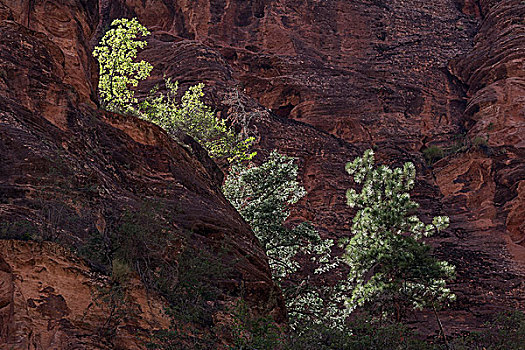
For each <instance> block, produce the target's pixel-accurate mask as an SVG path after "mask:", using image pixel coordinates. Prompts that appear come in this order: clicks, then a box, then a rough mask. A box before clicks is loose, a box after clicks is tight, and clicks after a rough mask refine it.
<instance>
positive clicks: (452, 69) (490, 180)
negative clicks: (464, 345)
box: [0, 0, 525, 337]
mask: <svg viewBox="0 0 525 350" xmlns="http://www.w3.org/2000/svg"><path fill="white" fill-rule="evenodd" d="M0 4H3V5H0V19H4V20H7V21H4V22H2V33H1V34H2V35H1V36H0V40H1V43H0V45H2V46H1V49H0V59H1V60H2V61H1V62H2V66H1V67H2V69H3V70H2V71H1V72H0V73H1V77H2V80H1V81H0V91H1V94H0V96H1V98H2V102H1V103H0V105H1V106H2V110H1V113H2V114H1V116H2V124H1V129H0V130H1V132H2V139H1V142H2V143H1V144H0V147H1V148H0V149H1V155H2V163H1V164H0V167H1V172H0V176H1V178H0V181H1V184H2V187H0V188H1V191H2V192H1V194H2V201H0V203H1V204H0V205H1V208H2V209H1V211H0V213H1V215H2V217H3V218H11V217H18V216H23V217H32V215H34V212H35V210H34V208H33V207H32V206H31V205H30V204H29V203H30V202H31V200H34V199H35V198H37V197H36V196H37V195H39V193H45V194H46V195H48V196H50V197H55V196H57V195H58V192H59V191H57V190H56V185H53V184H52V182H51V180H52V179H50V178H51V177H53V176H51V175H50V174H49V169H50V168H52V167H54V168H56V167H57V166H56V165H53V164H56V162H57V159H59V158H60V159H61V160H60V162H65V166H64V168H65V169H66V170H67V172H68V175H67V178H69V177H73V178H74V179H75V181H76V182H73V183H72V184H71V185H69V184H68V185H67V186H69V187H68V190H67V191H65V192H66V193H65V194H64V193H60V197H56V198H57V201H58V202H60V203H66V204H67V205H68V206H70V207H71V208H70V210H73V208H75V207H74V205H73V204H72V203H70V202H71V201H72V200H73V198H78V197H79V195H78V193H74V192H75V191H76V190H75V188H78V187H79V186H86V184H87V183H88V182H89V181H93V182H94V183H95V184H97V186H100V187H101V189H100V191H99V193H96V194H94V195H93V199H91V200H90V201H89V202H88V203H84V204H80V205H78V204H77V206H79V207H80V209H78V211H79V212H83V211H82V210H84V209H86V208H89V210H87V212H88V213H89V214H86V216H83V217H82V220H83V221H82V223H81V224H79V226H78V227H76V228H74V229H72V228H67V227H64V228H62V227H61V228H60V229H61V230H63V231H64V232H63V233H64V234H68V235H71V236H77V235H78V233H76V232H79V230H81V227H83V226H82V225H88V224H91V225H93V224H94V223H95V222H97V220H100V219H99V218H100V217H105V215H107V214H106V212H105V211H106V210H107V208H113V207H116V208H123V207H125V206H127V205H132V204H131V203H133V202H134V201H136V200H137V199H138V198H150V197H154V198H165V199H166V201H167V202H169V201H170V199H173V198H175V197H176V198H183V199H184V200H186V201H187V202H184V207H188V208H189V209H188V213H190V214H191V215H188V213H185V214H184V215H182V214H181V215H177V216H176V218H175V219H174V220H173V222H174V224H175V225H177V226H183V227H194V225H196V226H197V227H199V228H200V229H201V230H202V231H203V232H205V233H203V234H202V235H203V236H206V240H210V241H214V240H215V239H219V240H220V239H226V240H228V241H230V240H231V241H232V243H231V244H232V246H234V247H239V251H240V252H239V255H240V256H255V257H257V258H256V259H255V260H251V262H250V263H248V262H246V265H240V266H239V269H241V270H242V271H244V272H243V273H244V275H243V277H242V278H243V279H244V278H246V279H248V280H252V281H254V282H253V283H254V287H253V288H254V290H257V292H254V294H257V293H259V294H260V295H264V296H267V295H268V293H270V290H271V286H270V282H269V280H268V271H267V269H266V265H265V263H264V257H263V256H262V253H261V252H260V250H259V248H257V245H256V243H255V242H254V241H253V237H252V236H251V235H250V234H249V232H248V230H247V229H246V227H245V225H244V224H243V223H242V222H241V221H240V219H239V218H238V216H237V215H236V214H235V213H234V212H232V209H231V207H229V206H228V205H227V204H226V203H225V202H224V199H223V198H222V196H220V194H219V193H218V192H217V183H213V181H212V180H211V178H212V177H213V174H211V172H212V171H211V170H209V169H208V170H207V168H205V167H204V166H203V165H201V163H200V162H199V161H197V160H195V159H194V158H192V157H191V156H190V155H188V154H187V153H185V151H184V150H183V149H181V148H180V147H178V146H177V145H175V144H173V143H170V142H169V141H168V140H166V138H165V135H164V134H162V133H161V132H160V131H159V130H158V129H157V128H155V127H152V126H151V125H149V124H147V123H143V122H140V121H137V120H135V119H134V118H125V117H120V116H116V115H110V114H107V113H101V112H98V111H95V109H94V108H95V104H94V100H95V98H94V96H95V89H94V87H95V86H96V67H95V65H94V62H93V60H92V59H91V57H90V55H89V52H90V51H91V48H92V46H93V45H94V43H95V42H96V41H97V40H98V38H99V37H100V35H101V34H102V32H103V30H104V28H105V27H106V26H107V25H108V23H110V22H111V20H112V19H114V18H118V17H123V16H128V17H130V16H137V17H138V18H139V20H140V21H141V22H142V23H143V24H144V25H146V26H147V27H148V28H149V29H150V30H151V31H152V33H153V35H152V37H151V38H150V39H149V45H148V48H147V49H146V50H145V51H144V52H143V53H142V54H141V56H143V57H144V58H146V59H147V60H149V61H150V62H151V63H152V64H153V65H154V67H155V69H154V71H153V76H152V78H151V79H150V80H149V81H148V82H145V83H144V87H145V88H147V87H150V86H152V85H153V84H154V83H155V82H157V81H159V80H160V79H161V77H162V76H163V75H164V74H166V75H168V76H172V77H173V78H176V79H179V80H180V81H181V82H182V84H183V85H189V84H194V83H196V82H200V81H203V82H205V83H206V84H207V89H208V92H209V96H210V102H211V103H212V104H213V105H214V106H215V107H217V109H218V110H219V112H220V113H221V115H222V116H223V117H226V118H228V117H232V111H233V110H234V108H233V107H232V106H231V100H232V98H231V96H232V95H237V94H239V96H240V97H239V102H240V103H242V104H243V105H244V108H245V111H246V112H247V113H252V112H256V113H252V114H250V115H252V116H253V117H252V118H251V119H250V120H251V121H250V123H251V124H250V125H251V128H252V129H253V130H255V131H256V133H257V135H258V145H259V146H258V147H259V154H260V155H261V156H262V155H264V154H266V153H267V152H268V151H269V150H271V149H273V148H277V149H279V150H280V151H282V152H283V153H286V154H288V155H293V156H296V157H298V158H299V164H300V169H301V178H302V181H303V182H304V185H305V188H306V190H307V191H308V195H307V197H306V198H305V199H304V200H303V201H301V203H300V207H299V208H298V209H297V210H296V212H295V214H294V215H295V217H297V218H299V217H300V218H306V219H308V220H311V221H312V222H313V223H314V224H316V225H317V227H318V228H319V229H320V230H321V232H322V234H323V235H324V236H327V237H343V236H346V235H348V234H349V233H350V232H349V228H350V225H351V222H350V220H351V217H352V214H353V213H352V212H351V211H350V210H349V209H348V208H347V207H346V205H345V203H344V193H345V190H346V189H347V188H348V187H349V186H351V185H352V184H351V183H350V181H349V179H348V177H347V176H346V175H345V173H344V164H345V163H346V162H347V161H348V160H350V159H352V158H353V157H355V156H356V155H358V154H359V153H360V152H361V151H362V150H364V149H365V148H368V147H370V146H375V147H377V150H378V153H379V158H380V159H381V160H382V161H384V162H387V163H392V162H396V164H397V163H401V162H402V161H406V160H411V161H413V162H414V163H415V164H416V166H417V167H418V175H419V179H418V184H417V187H416V193H415V198H416V200H417V201H418V202H420V203H421V204H422V211H423V213H424V215H426V216H428V217H429V216H430V215H437V214H445V215H449V216H450V218H451V227H450V229H449V230H448V231H447V232H445V234H443V235H442V236H441V237H436V238H434V239H433V240H432V244H433V245H435V247H436V251H437V253H438V254H439V255H440V257H442V258H444V259H446V260H449V261H451V262H452V263H454V264H455V265H456V266H457V267H458V273H459V276H458V279H457V281H456V282H455V283H454V284H453V289H454V291H455V292H456V294H457V295H458V302H457V303H456V304H455V305H454V306H453V307H452V308H451V309H449V310H447V311H444V312H443V313H442V317H443V319H444V321H445V323H446V326H447V327H448V329H450V330H451V331H456V330H461V329H473V328H476V327H478V326H479V325H480V324H481V323H482V322H483V321H485V320H486V319H487V317H488V316H489V315H490V314H493V313H495V312H497V311H499V310H504V309H521V310H524V309H525V297H524V295H525V294H524V293H525V283H524V276H525V240H524V239H525V226H524V216H525V212H524V208H525V203H524V201H525V193H524V189H525V182H524V179H525V165H524V164H525V162H524V158H525V154H524V150H523V148H524V145H525V143H524V140H523V138H524V136H523V135H525V132H524V124H525V69H524V62H525V39H524V38H525V37H524V28H525V27H524V26H525V24H524V22H523V18H524V17H525V4H524V3H523V2H522V1H519V0H504V1H497V0H492V1H491V0H486V1H485V0H479V1H477V0H464V1H463V0H435V1H431V2H414V1H406V0H392V1H388V2H386V1H376V0H358V1H347V0H329V1H316V0H307V1H298V0H271V1H259V0H253V1H240V0H213V1H212V0H195V1H161V0H146V1H138V0H137V1H133V0H128V1H125V0H119V1H100V4H99V6H98V7H97V6H96V4H93V2H89V1H80V0H78V1H70V2H65V1H64V2H56V1H54V2H51V1H38V0H37V1H17V2H13V1H3V2H0ZM476 137H478V139H477V140H486V142H479V141H478V143H479V144H478V145H476V146H473V145H472V140H474V139H476ZM456 142H459V143H462V144H463V145H465V146H464V147H463V148H461V149H460V151H459V152H454V153H451V154H449V155H448V156H446V157H445V158H444V159H442V160H440V161H438V162H437V163H435V164H434V165H433V166H429V165H427V164H426V163H425V161H424V159H423V155H422V153H421V152H422V150H424V149H425V148H426V147H428V146H431V145H437V146H440V147H442V148H450V147H452V146H453V144H454V143H456ZM485 143H486V144H485ZM58 149H60V152H61V153H59V152H58ZM87 150H90V151H91V150H92V151H91V152H92V154H90V153H88V152H87ZM57 154H58V155H59V156H57ZM128 164H131V168H128ZM195 172H197V173H198V174H199V175H198V176H196V177H195V175H194V173H195ZM64 177H65V176H64ZM58 179H59V180H60V181H62V178H61V177H58ZM55 180H56V178H55ZM173 181H175V182H176V183H177V184H178V185H177V186H170V185H169V184H170V183H172V182H173ZM43 186H48V187H45V188H44V187H43ZM44 189H45V191H44ZM55 193H57V194H55ZM75 210H76V209H75ZM79 216H80V215H79ZM208 231H210V232H212V234H210V233H208ZM72 232H73V233H72ZM210 244H211V243H210ZM11 268H12V267H11ZM12 269H13V271H14V270H15V268H12ZM256 281H260V282H256ZM263 281H264V282H263ZM264 298H266V297H264ZM264 298H263V301H264V300H266V299H264ZM262 304H264V302H263V303H262ZM262 304H261V305H259V306H260V307H262V308H263V309H264V308H266V310H269V309H271V308H272V307H273V306H271V305H267V304H266V305H262ZM1 305H2V304H0V306H1ZM0 310H1V309H0ZM414 317H415V320H416V321H418V325H419V326H420V327H423V328H425V327H428V328H429V329H435V325H434V324H433V323H432V322H433V321H432V319H431V318H428V319H429V321H428V324H426V322H427V321H426V320H427V315H425V314H420V315H415V316H414ZM5 334H13V333H9V332H7V333H6V332H5V331H3V333H2V336H4V337H5Z"/></svg>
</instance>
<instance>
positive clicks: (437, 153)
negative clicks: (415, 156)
mask: <svg viewBox="0 0 525 350" xmlns="http://www.w3.org/2000/svg"><path fill="white" fill-rule="evenodd" d="M423 156H424V157H425V160H426V162H427V164H434V163H435V162H437V161H438V160H440V159H441V158H443V157H444V156H445V153H444V152H443V149H441V148H440V147H438V146H430V147H428V148H425V149H424V150H423Z"/></svg>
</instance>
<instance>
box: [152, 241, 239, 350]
mask: <svg viewBox="0 0 525 350" xmlns="http://www.w3.org/2000/svg"><path fill="white" fill-rule="evenodd" d="M225 254H227V251H226V250H219V251H218V252H215V253H213V254H212V253H210V252H207V251H205V250H195V249H193V248H190V247H188V248H185V249H184V250H183V251H182V252H181V253H180V255H179V257H178V259H177V261H178V269H177V272H176V273H175V275H176V278H177V283H175V284H173V285H172V286H171V287H170V288H169V289H165V290H164V291H163V295H164V296H165V297H166V299H167V301H168V302H169V306H168V307H167V308H166V310H165V311H166V314H167V315H168V316H169V317H170V318H171V325H170V327H169V329H164V330H161V331H159V332H156V333H155V334H154V335H153V337H152V339H151V342H150V344H149V345H148V346H149V348H151V349H188V350H189V349H191V350H193V349H213V348H214V344H215V343H216V342H217V338H216V336H215V334H214V333H213V329H212V327H213V326H214V320H213V315H214V313H217V311H219V310H220V309H221V306H220V302H218V300H219V299H220V296H221V295H222V293H223V292H222V290H221V288H220V287H219V284H218V281H221V280H225V279H226V278H227V276H228V275H229V274H230V273H231V271H232V265H233V264H235V263H236V262H235V261H231V260H230V262H229V263H228V264H225V263H224V261H225V260H227V259H225V258H224V255H225ZM230 264H231V265H230Z"/></svg>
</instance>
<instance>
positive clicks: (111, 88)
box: [93, 18, 153, 113]
mask: <svg viewBox="0 0 525 350" xmlns="http://www.w3.org/2000/svg"><path fill="white" fill-rule="evenodd" d="M111 26H112V27H113V28H112V29H110V30H108V31H107V32H106V34H105V35H104V37H103V38H102V40H101V41H100V44H99V46H97V47H95V50H94V51H93V56H94V57H95V58H96V59H97V60H98V63H99V74H100V77H99V83H98V89H99V94H100V99H101V102H102V103H103V105H104V106H105V108H107V109H108V110H111V111H115V112H122V113H126V112H129V111H130V110H132V106H133V104H135V103H137V99H136V98H135V97H134V92H133V90H130V89H129V86H132V87H136V86H137V84H138V83H139V81H141V80H144V79H146V78H147V77H148V76H149V74H150V72H151V70H152V69H153V66H152V65H151V64H149V63H148V62H145V61H140V62H134V59H135V58H136V57H137V52H138V49H142V48H144V47H145V46H146V45H147V43H146V41H143V40H138V39H139V38H140V37H141V36H147V35H149V34H150V33H149V31H148V30H147V29H146V28H145V27H144V26H142V25H141V24H140V23H139V22H138V20H137V19H136V18H133V19H126V18H121V19H116V20H114V21H113V22H112V23H111Z"/></svg>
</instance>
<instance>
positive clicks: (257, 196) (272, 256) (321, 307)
mask: <svg viewBox="0 0 525 350" xmlns="http://www.w3.org/2000/svg"><path fill="white" fill-rule="evenodd" d="M223 192H224V195H225V197H226V198H227V199H228V200H229V201H230V203H232V205H233V206H234V207H235V208H236V209H237V210H238V211H239V213H240V214H241V215H242V217H243V218H244V219H245V220H246V221H247V222H248V223H249V224H250V226H251V228H252V230H253V232H254V233H255V235H256V236H257V238H258V239H259V241H260V242H261V244H262V246H263V248H264V250H265V252H266V255H267V256H268V259H269V263H270V268H271V271H272V277H273V279H274V280H275V281H276V282H277V283H278V284H279V285H280V286H281V288H282V290H283V294H284V298H285V302H286V307H287V311H288V315H289V318H290V325H291V327H292V328H293V329H294V330H296V331H300V330H301V329H304V327H308V325H309V324H312V323H313V324H323V323H324V324H330V326H332V327H338V328H342V327H343V323H344V319H345V318H346V316H347V312H346V310H345V309H344V308H341V306H342V304H343V302H344V295H345V294H346V292H347V290H348V288H349V286H348V284H347V283H346V282H347V279H343V280H341V282H342V283H337V284H335V285H326V284H324V285H321V286H316V285H314V284H313V281H311V278H310V277H304V276H301V275H299V276H301V277H298V276H297V273H298V272H299V271H301V270H302V269H303V268H304V266H303V265H301V263H300V262H299V261H300V260H299V259H298V257H299V256H302V258H303V259H304V260H306V259H308V258H309V260H310V262H309V263H308V264H311V265H313V266H315V267H313V272H314V275H321V274H324V273H327V272H328V271H331V270H333V269H335V268H336V267H338V266H339V263H340V261H339V260H338V259H332V258H331V255H330V254H331V248H332V245H333V241H332V240H323V239H321V237H320V235H319V233H318V232H317V231H316V230H315V229H314V228H313V226H312V225H311V224H309V223H307V222H302V223H300V224H298V225H296V226H294V227H290V226H288V225H286V224H285V222H286V219H287V218H288V216H289V214H290V212H289V206H290V205H293V204H295V203H297V201H298V200H299V199H300V198H302V197H303V196H304V195H305V193H306V192H305V190H304V188H303V187H302V186H300V184H299V183H298V182H297V165H295V164H294V159H293V158H290V157H287V156H284V155H281V154H279V153H277V152H275V151H273V152H272V153H271V154H270V156H269V158H268V159H267V160H266V161H265V162H263V163H262V164H261V165H260V166H254V165H252V166H244V165H237V166H234V167H232V169H231V173H230V175H229V176H228V178H227V179H226V181H225V183H224V187H223ZM304 260H303V261H304ZM312 279H313V278H312Z"/></svg>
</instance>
